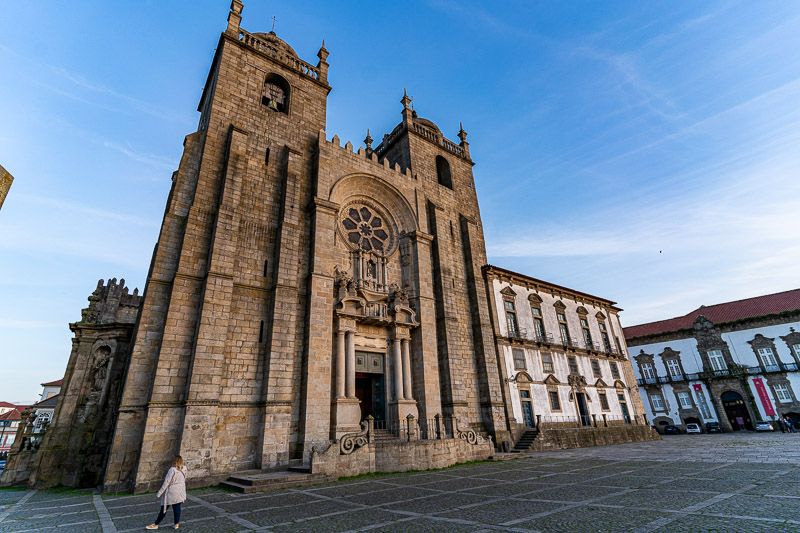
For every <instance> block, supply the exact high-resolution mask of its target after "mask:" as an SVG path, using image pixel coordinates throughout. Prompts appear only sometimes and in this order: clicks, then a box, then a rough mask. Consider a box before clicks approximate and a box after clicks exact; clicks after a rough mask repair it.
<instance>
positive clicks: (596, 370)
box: [592, 359, 603, 378]
mask: <svg viewBox="0 0 800 533" xmlns="http://www.w3.org/2000/svg"><path fill="white" fill-rule="evenodd" d="M592 375H593V376H594V377H596V378H602V377H603V373H602V372H601V371H600V361H598V360H597V359H592Z"/></svg>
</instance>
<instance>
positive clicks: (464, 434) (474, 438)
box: [453, 417, 483, 446]
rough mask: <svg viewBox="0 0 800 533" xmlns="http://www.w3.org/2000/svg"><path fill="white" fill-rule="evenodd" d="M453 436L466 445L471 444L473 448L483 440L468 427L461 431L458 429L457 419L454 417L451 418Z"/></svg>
mask: <svg viewBox="0 0 800 533" xmlns="http://www.w3.org/2000/svg"><path fill="white" fill-rule="evenodd" d="M453 434H454V435H455V437H456V438H457V439H461V440H463V441H466V442H467V443H468V444H472V445H473V446H475V445H476V444H478V443H479V442H481V441H482V440H483V438H482V437H481V436H480V435H478V433H477V432H476V431H475V430H474V429H472V428H470V427H467V428H464V429H461V428H460V427H458V418H456V417H453Z"/></svg>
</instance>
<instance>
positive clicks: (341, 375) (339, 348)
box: [336, 330, 347, 398]
mask: <svg viewBox="0 0 800 533" xmlns="http://www.w3.org/2000/svg"><path fill="white" fill-rule="evenodd" d="M345 336H346V334H345V332H344V331H341V330H340V331H338V332H337V333H336V397H337V398H344V397H345V376H346V375H347V373H346V368H347V366H346V363H345Z"/></svg>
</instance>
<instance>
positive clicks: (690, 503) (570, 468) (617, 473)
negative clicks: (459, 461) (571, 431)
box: [0, 434, 800, 533]
mask: <svg viewBox="0 0 800 533" xmlns="http://www.w3.org/2000/svg"><path fill="white" fill-rule="evenodd" d="M640 458H645V459H640ZM106 511H107V513H108V515H110V517H111V520H112V522H113V524H112V523H111V522H108V521H106V522H105V523H103V522H102V521H101V519H100V517H101V516H103V515H104V513H105V512H106ZM157 511H158V504H157V503H156V499H155V496H154V494H143V495H135V496H133V495H130V494H104V495H102V498H96V499H95V500H94V501H93V498H92V493H91V492H86V491H71V490H70V491H26V490H21V489H20V490H15V489H7V490H1V491H0V532H4V531H15V532H19V531H52V532H54V533H55V532H57V533H62V532H94V531H97V532H100V531H104V532H107V531H140V530H143V527H144V525H145V524H147V523H149V522H151V521H152V520H153V518H154V517H155V514H156V513H157ZM171 526H172V514H171V512H170V513H168V515H167V518H166V519H165V520H164V522H163V523H162V529H165V528H168V529H171ZM183 526H184V527H183V528H182V530H185V531H195V532H206V531H213V532H214V533H222V532H227V531H231V532H239V531H242V532H244V531H275V532H279V531H280V532H283V531H287V532H288V531H291V532H305V531H387V532H389V531H398V532H400V531H402V532H426V531H447V532H460V531H464V532H478V531H637V532H646V531H670V532H681V531H748V532H750V531H770V532H781V531H800V435H788V434H787V435H783V434H771V435H765V434H741V435H739V434H725V435H697V436H689V435H681V436H673V437H666V438H665V439H664V440H663V441H660V442H645V443H633V444H625V445H619V446H607V447H597V448H584V449H575V450H564V451H557V452H547V453H537V454H532V455H529V456H525V457H521V458H519V459H515V460H511V461H498V462H483V463H475V464H468V465H461V466H457V467H453V468H449V469H445V470H439V471H435V472H419V473H407V474H391V475H379V476H368V477H360V478H355V479H351V480H345V481H340V482H336V483H329V484H326V485H320V486H314V487H308V488H300V489H289V490H283V491H280V492H272V493H265V494H248V495H243V494H237V493H232V492H224V491H222V490H219V489H215V488H210V489H202V490H194V491H190V496H189V501H187V502H186V504H185V509H184V522H183Z"/></svg>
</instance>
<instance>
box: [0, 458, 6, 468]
mask: <svg viewBox="0 0 800 533" xmlns="http://www.w3.org/2000/svg"><path fill="white" fill-rule="evenodd" d="M5 467H6V460H5V459H0V471H2V470H4V469H5Z"/></svg>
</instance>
